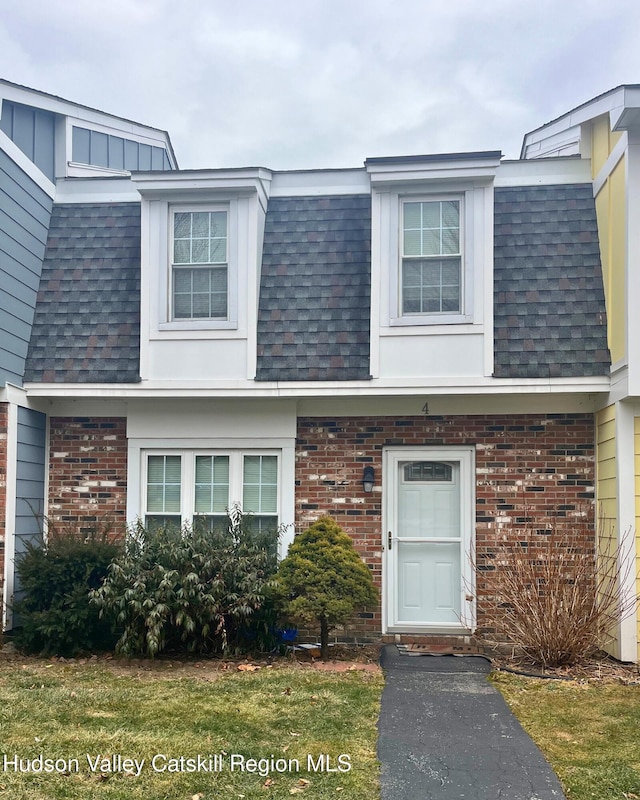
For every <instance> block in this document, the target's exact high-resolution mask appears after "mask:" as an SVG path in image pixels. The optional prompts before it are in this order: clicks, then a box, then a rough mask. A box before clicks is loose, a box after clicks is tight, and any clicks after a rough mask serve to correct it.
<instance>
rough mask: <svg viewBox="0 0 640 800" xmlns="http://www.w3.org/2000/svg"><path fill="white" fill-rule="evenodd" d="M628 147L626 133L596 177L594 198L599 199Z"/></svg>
mask: <svg viewBox="0 0 640 800" xmlns="http://www.w3.org/2000/svg"><path fill="white" fill-rule="evenodd" d="M627 147H628V135H627V132H626V131H624V132H623V133H622V135H621V137H620V140H619V141H618V142H617V144H616V145H615V146H614V148H613V150H612V151H611V152H610V153H609V158H607V160H606V161H605V162H604V164H603V165H602V168H601V169H600V172H598V174H597V175H596V177H595V178H594V180H593V196H594V197H597V196H598V194H599V193H600V191H601V190H602V187H603V186H604V185H605V183H606V182H607V179H608V178H609V176H610V175H611V173H612V172H613V170H614V169H615V168H616V166H617V165H618V162H619V161H620V159H621V158H622V157H623V156H624V154H625V153H626V152H627Z"/></svg>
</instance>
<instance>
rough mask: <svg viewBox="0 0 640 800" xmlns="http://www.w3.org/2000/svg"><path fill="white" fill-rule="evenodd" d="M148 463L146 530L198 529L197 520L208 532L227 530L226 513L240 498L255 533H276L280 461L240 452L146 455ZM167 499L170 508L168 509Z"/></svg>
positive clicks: (272, 455)
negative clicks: (210, 528)
mask: <svg viewBox="0 0 640 800" xmlns="http://www.w3.org/2000/svg"><path fill="white" fill-rule="evenodd" d="M146 463H147V478H146V499H145V504H144V508H145V509H146V515H145V517H146V522H147V524H153V525H163V524H167V523H176V522H177V523H178V524H179V523H180V522H181V521H186V520H189V521H191V522H192V523H195V522H196V520H198V519H203V520H206V521H207V524H208V525H209V526H217V525H218V524H220V523H222V524H226V518H227V509H228V508H229V506H230V505H231V504H233V503H234V502H240V498H242V503H241V505H242V508H243V510H244V511H245V512H246V513H249V514H250V515H251V523H252V526H253V527H254V529H257V530H264V531H275V530H276V529H277V526H278V518H279V501H278V496H279V492H278V472H279V470H278V456H277V455H275V454H256V453H246V452H240V451H234V452H230V453H211V452H209V453H205V452H202V453H197V452H194V451H190V452H186V451H183V452H182V453H180V454H179V455H177V454H171V455H168V454H166V455H165V454H163V455H156V454H149V453H148V454H147V455H146ZM166 487H169V491H168V494H167V490H166ZM160 490H162V491H160ZM165 495H167V496H168V497H169V500H170V501H171V502H170V503H165V501H164V498H165ZM158 498H160V499H158Z"/></svg>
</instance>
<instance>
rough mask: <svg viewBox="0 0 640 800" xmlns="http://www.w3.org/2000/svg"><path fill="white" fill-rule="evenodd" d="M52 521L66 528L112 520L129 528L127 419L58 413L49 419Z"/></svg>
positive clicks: (118, 526) (78, 528) (80, 528)
mask: <svg viewBox="0 0 640 800" xmlns="http://www.w3.org/2000/svg"><path fill="white" fill-rule="evenodd" d="M49 429H50V434H49V446H50V454H49V470H50V472H49V509H48V517H49V520H50V523H51V524H53V525H55V526H57V527H58V528H59V529H61V530H62V531H67V530H68V531H89V530H90V529H92V528H93V527H95V526H96V525H98V526H102V525H104V524H110V525H112V527H113V530H114V532H117V533H122V532H123V531H124V525H125V516H126V505H127V438H126V420H125V419H122V418H119V417H104V418H103V417H101V418H88V417H52V418H51V419H50V422H49Z"/></svg>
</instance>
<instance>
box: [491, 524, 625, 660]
mask: <svg viewBox="0 0 640 800" xmlns="http://www.w3.org/2000/svg"><path fill="white" fill-rule="evenodd" d="M585 527H586V529H585ZM605 528H606V526H605V525H604V521H603V520H600V524H599V533H598V550H599V553H598V554H596V550H595V547H596V541H595V537H593V532H592V531H591V532H589V529H588V523H587V522H582V523H581V522H577V523H576V525H575V526H574V528H573V529H565V528H551V529H549V530H548V531H545V532H543V533H542V534H541V533H534V532H533V531H532V530H531V529H530V528H527V529H525V530H524V531H519V532H518V535H517V537H516V539H517V541H513V539H511V538H509V539H506V540H504V541H502V542H500V543H499V545H498V546H497V548H496V552H495V554H494V556H493V559H492V561H493V566H491V567H490V573H489V574H490V575H491V578H490V585H491V595H492V598H491V599H492V603H491V605H489V606H488V607H487V609H486V611H485V624H486V625H487V626H488V627H489V628H490V629H492V630H493V634H492V636H494V637H495V639H496V643H497V644H499V643H504V642H509V644H511V645H512V646H513V648H514V650H515V651H516V652H517V653H519V654H520V655H522V656H524V657H525V658H527V659H528V660H529V661H531V662H532V663H534V664H536V665H538V666H541V667H556V666H562V665H569V664H575V663H579V662H580V661H583V660H584V659H585V658H586V657H588V656H589V655H592V654H593V653H594V652H595V651H596V650H598V649H599V648H601V647H604V646H606V645H607V643H608V642H610V641H611V639H612V632H613V631H614V630H615V627H616V625H617V623H618V622H619V621H620V620H621V619H624V618H625V617H626V616H628V615H629V614H630V613H631V612H633V611H634V610H635V607H636V605H637V597H636V595H635V592H629V591H625V589H624V588H623V587H624V586H625V585H626V584H627V580H626V579H627V578H628V577H629V576H630V575H631V573H630V572H629V570H630V569H632V567H630V566H627V567H624V566H621V565H624V564H627V565H630V564H633V559H631V558H629V553H628V552H627V553H625V550H627V549H628V546H629V545H628V543H626V542H623V543H622V544H620V543H618V542H617V541H616V540H615V539H614V537H613V536H612V535H611V533H610V532H606V530H605ZM589 534H590V535H591V537H592V541H593V545H594V549H587V550H586V551H585V548H584V544H583V543H584V542H585V541H589ZM632 540H633V537H631V538H630V539H629V542H630V543H631V542H632ZM486 569H487V567H486V565H484V567H483V566H480V567H479V568H478V570H479V571H478V578H479V580H485V581H486V579H487V572H486ZM487 583H489V581H487ZM633 583H634V585H635V581H634V582H633ZM485 638H489V637H485Z"/></svg>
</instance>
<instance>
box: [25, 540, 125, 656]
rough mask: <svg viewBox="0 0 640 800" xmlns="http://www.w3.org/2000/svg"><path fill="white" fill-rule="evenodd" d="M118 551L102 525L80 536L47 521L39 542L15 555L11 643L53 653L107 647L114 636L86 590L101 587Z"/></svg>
mask: <svg viewBox="0 0 640 800" xmlns="http://www.w3.org/2000/svg"><path fill="white" fill-rule="evenodd" d="M118 552H119V545H118V544H117V543H115V542H114V541H112V540H110V538H109V528H108V526H106V525H105V526H102V528H101V529H97V530H93V531H91V532H89V533H88V534H85V533H83V534H82V535H81V536H79V535H78V534H77V533H74V532H66V531H58V530H56V529H54V528H53V527H52V526H50V527H49V533H48V537H47V540H46V542H45V543H44V544H40V543H35V542H29V543H27V545H26V550H25V552H24V553H21V554H20V555H18V556H17V557H16V574H17V576H18V583H19V586H20V591H19V595H18V599H16V601H15V603H14V605H13V610H14V614H15V621H16V624H17V627H16V632H15V636H14V641H15V643H16V645H17V646H18V647H19V648H20V649H22V650H24V651H26V652H28V653H41V654H43V655H57V656H74V655H77V654H78V653H81V652H89V651H94V650H111V649H112V648H113V646H114V644H115V641H116V639H117V636H116V635H115V634H114V631H113V627H112V625H111V623H110V622H109V621H108V620H106V619H100V616H99V614H98V610H97V609H96V608H95V607H94V606H92V605H91V603H90V598H89V593H90V592H91V591H92V590H94V589H98V588H99V587H100V585H101V583H102V581H103V579H104V578H105V576H106V574H107V568H108V566H109V564H110V563H111V561H112V559H113V558H115V557H116V556H117V554H118Z"/></svg>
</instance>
